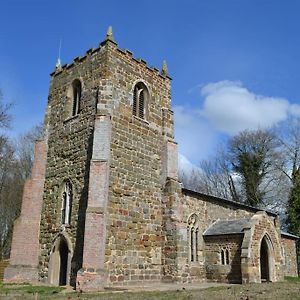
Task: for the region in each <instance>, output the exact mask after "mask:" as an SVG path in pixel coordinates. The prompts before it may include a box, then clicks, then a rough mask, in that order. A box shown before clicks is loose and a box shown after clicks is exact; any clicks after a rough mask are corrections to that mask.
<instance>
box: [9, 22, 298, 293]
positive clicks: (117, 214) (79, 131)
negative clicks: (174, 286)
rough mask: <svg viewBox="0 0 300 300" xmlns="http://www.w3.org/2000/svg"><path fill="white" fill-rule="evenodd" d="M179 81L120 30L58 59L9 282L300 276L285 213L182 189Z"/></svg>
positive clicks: (81, 285)
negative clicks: (175, 90) (124, 45)
mask: <svg viewBox="0 0 300 300" xmlns="http://www.w3.org/2000/svg"><path fill="white" fill-rule="evenodd" d="M170 87H171V78H170V76H169V74H168V69H167V65H166V63H163V66H162V69H161V70H159V69H157V68H155V67H150V66H148V64H147V62H146V61H145V60H144V59H138V58H135V57H134V55H133V53H132V52H131V51H129V50H127V49H121V48H120V47H119V46H118V44H117V43H116V41H115V39H114V36H113V33H112V29H111V27H109V29H108V31H107V34H106V37H105V39H104V41H103V42H101V43H100V45H99V47H97V48H92V49H89V50H88V51H87V52H86V53H85V55H84V56H79V57H76V58H75V59H74V60H73V62H71V63H69V64H65V65H61V64H60V62H58V63H57V65H56V68H55V71H54V72H53V73H52V74H51V82H50V89H49V97H48V103H47V109H46V114H45V123H44V124H45V125H44V127H45V129H44V130H45V133H44V137H43V139H41V140H39V141H37V142H36V146H35V161H34V165H33V169H32V174H31V177H30V178H29V179H28V180H27V181H26V184H25V186H24V192H23V202H22V210H21V215H20V217H19V218H18V219H17V220H16V221H15V224H14V230H13V240H12V249H11V255H10V264H9V266H8V267H7V268H6V269H5V275H4V276H5V279H4V280H5V281H6V282H31V283H35V282H44V283H49V284H54V285H71V286H74V287H76V288H77V289H80V290H83V291H91V290H100V289H102V288H104V287H110V286H124V285H134V284H136V285H138V284H156V283H158V282H168V283H176V282H180V283H186V284H188V283H192V282H193V283H195V282H199V283H200V282H205V281H219V282H230V283H252V282H264V281H272V282H275V281H280V280H283V278H284V276H297V261H296V242H297V239H298V237H297V236H294V235H291V234H289V233H285V232H282V231H281V229H280V221H279V217H278V216H277V215H276V214H274V213H272V212H270V211H261V210H259V209H257V208H254V207H251V206H247V205H244V204H241V203H236V202H233V201H231V200H227V199H222V198H218V197H214V196H211V195H206V194H202V193H199V192H195V191H192V190H189V189H187V188H184V187H183V186H182V184H181V183H180V181H179V179H178V166H177V165H178V153H177V144H176V141H175V139H174V121H173V120H174V116H173V111H172V105H171V92H170ZM203 142H205V141H203Z"/></svg>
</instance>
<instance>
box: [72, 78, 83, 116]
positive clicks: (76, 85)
mask: <svg viewBox="0 0 300 300" xmlns="http://www.w3.org/2000/svg"><path fill="white" fill-rule="evenodd" d="M72 89H73V106H72V116H76V115H77V114H79V111H80V100H81V82H80V80H79V79H75V80H74V81H73V83H72Z"/></svg>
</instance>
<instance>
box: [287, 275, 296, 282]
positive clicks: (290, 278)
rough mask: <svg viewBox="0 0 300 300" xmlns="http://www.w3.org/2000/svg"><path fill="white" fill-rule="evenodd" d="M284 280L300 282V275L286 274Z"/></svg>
mask: <svg viewBox="0 0 300 300" xmlns="http://www.w3.org/2000/svg"><path fill="white" fill-rule="evenodd" d="M284 280H285V281H288V282H300V277H293V276H285V277H284Z"/></svg>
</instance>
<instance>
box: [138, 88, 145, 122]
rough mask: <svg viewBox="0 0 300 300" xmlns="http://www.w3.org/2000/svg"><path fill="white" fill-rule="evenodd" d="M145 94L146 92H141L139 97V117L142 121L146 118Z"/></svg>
mask: <svg viewBox="0 0 300 300" xmlns="http://www.w3.org/2000/svg"><path fill="white" fill-rule="evenodd" d="M144 93H145V91H144V90H142V91H140V97H139V117H140V118H141V119H143V118H144V104H145V101H144Z"/></svg>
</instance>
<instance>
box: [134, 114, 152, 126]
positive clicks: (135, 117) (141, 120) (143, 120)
mask: <svg viewBox="0 0 300 300" xmlns="http://www.w3.org/2000/svg"><path fill="white" fill-rule="evenodd" d="M133 118H134V119H136V120H138V121H140V122H142V123H144V124H146V125H149V122H148V121H146V120H145V119H142V118H140V117H137V116H133Z"/></svg>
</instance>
